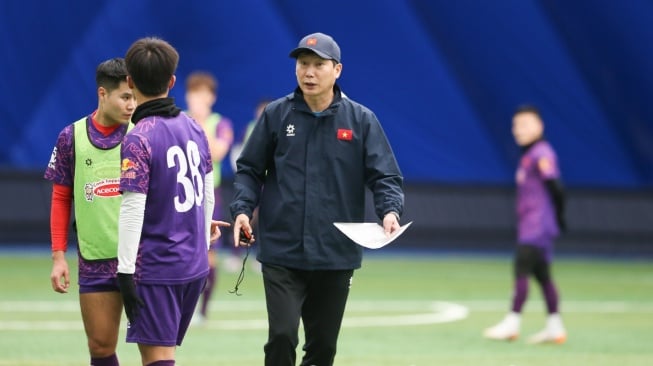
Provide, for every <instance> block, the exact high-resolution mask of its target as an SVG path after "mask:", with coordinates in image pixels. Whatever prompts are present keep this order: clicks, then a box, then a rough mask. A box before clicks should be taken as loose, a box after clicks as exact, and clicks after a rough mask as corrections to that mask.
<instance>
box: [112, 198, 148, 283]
mask: <svg viewBox="0 0 653 366" xmlns="http://www.w3.org/2000/svg"><path fill="white" fill-rule="evenodd" d="M146 199H147V195H146V194H143V193H136V192H127V191H126V192H123V193H122V203H121V204H120V216H119V218H118V273H127V274H133V273H134V272H135V271H136V256H137V254H138V245H139V244H140V241H141V230H142V229H143V218H144V217H145V201H146Z"/></svg>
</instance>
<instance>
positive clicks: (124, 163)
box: [120, 159, 136, 172]
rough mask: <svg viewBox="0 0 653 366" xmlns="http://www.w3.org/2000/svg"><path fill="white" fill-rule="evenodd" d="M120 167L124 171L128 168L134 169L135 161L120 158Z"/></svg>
mask: <svg viewBox="0 0 653 366" xmlns="http://www.w3.org/2000/svg"><path fill="white" fill-rule="evenodd" d="M120 169H121V170H122V171H123V172H124V171H127V170H130V169H136V163H134V162H133V161H131V160H129V159H122V164H121V167H120Z"/></svg>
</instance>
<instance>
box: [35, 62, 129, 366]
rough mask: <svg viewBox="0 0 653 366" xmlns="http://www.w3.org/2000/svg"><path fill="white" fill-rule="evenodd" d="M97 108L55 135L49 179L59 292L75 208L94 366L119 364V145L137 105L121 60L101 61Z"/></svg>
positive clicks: (64, 282) (64, 285) (66, 278)
mask: <svg viewBox="0 0 653 366" xmlns="http://www.w3.org/2000/svg"><path fill="white" fill-rule="evenodd" d="M95 80H96V84H97V97H98V107H97V110H95V111H94V112H93V113H91V114H89V115H88V116H86V117H83V118H82V119H80V120H79V121H77V122H75V123H73V124H71V125H68V126H67V127H65V128H64V129H63V130H62V131H61V133H60V134H59V137H58V139H57V143H56V145H55V147H54V150H53V152H52V157H51V158H50V163H49V164H48V168H47V169H46V171H45V179H47V180H50V181H52V183H53V189H52V207H51V215H50V232H51V241H52V273H51V274H50V281H51V283H52V288H53V289H54V291H56V292H59V293H66V292H68V288H69V286H70V273H69V270H68V263H67V262H66V259H65V252H66V250H67V247H68V245H67V239H68V230H69V227H70V217H71V216H70V214H71V210H72V208H73V202H74V210H75V218H76V228H77V241H78V263H79V272H78V275H79V278H78V282H79V303H80V309H81V313H82V321H83V322H84V330H85V331H86V338H87V340H88V349H89V353H90V357H91V363H90V364H91V366H117V365H119V362H118V357H117V356H116V346H117V344H118V331H119V329H120V316H121V314H122V301H121V298H120V292H119V288H118V283H117V281H116V267H117V265H118V260H117V253H118V251H117V247H118V210H119V206H120V201H121V196H120V193H119V192H118V182H119V179H120V143H121V141H122V139H123V137H124V136H125V134H126V133H127V131H128V129H130V128H131V127H133V125H132V124H131V123H129V121H130V118H131V116H132V113H133V112H134V109H135V108H136V100H135V99H134V94H133V93H132V91H131V89H130V88H129V86H128V85H127V69H126V67H125V61H124V60H123V59H122V58H113V59H110V60H107V61H104V62H102V63H101V64H100V65H98V67H97V69H96V72H95Z"/></svg>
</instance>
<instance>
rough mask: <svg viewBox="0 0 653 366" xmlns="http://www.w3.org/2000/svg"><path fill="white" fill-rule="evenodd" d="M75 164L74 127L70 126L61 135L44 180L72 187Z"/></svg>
mask: <svg viewBox="0 0 653 366" xmlns="http://www.w3.org/2000/svg"><path fill="white" fill-rule="evenodd" d="M73 162H74V157H73V125H68V126H66V127H65V128H64V129H63V130H62V131H61V132H60V133H59V137H58V138H57V142H56V144H55V145H54V149H53V150H52V155H51V156H50V162H49V163H48V167H47V168H46V169H45V174H44V178H45V179H47V180H49V181H52V183H56V184H61V185H65V186H69V187H72V185H73V175H74V169H75V167H74V164H73Z"/></svg>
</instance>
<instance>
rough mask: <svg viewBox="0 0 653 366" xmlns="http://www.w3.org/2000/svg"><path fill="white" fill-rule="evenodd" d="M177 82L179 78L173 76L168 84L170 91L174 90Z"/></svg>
mask: <svg viewBox="0 0 653 366" xmlns="http://www.w3.org/2000/svg"><path fill="white" fill-rule="evenodd" d="M175 81H177V76H175V75H172V77H171V78H170V82H169V83H168V90H170V89H172V87H173V86H175Z"/></svg>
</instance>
